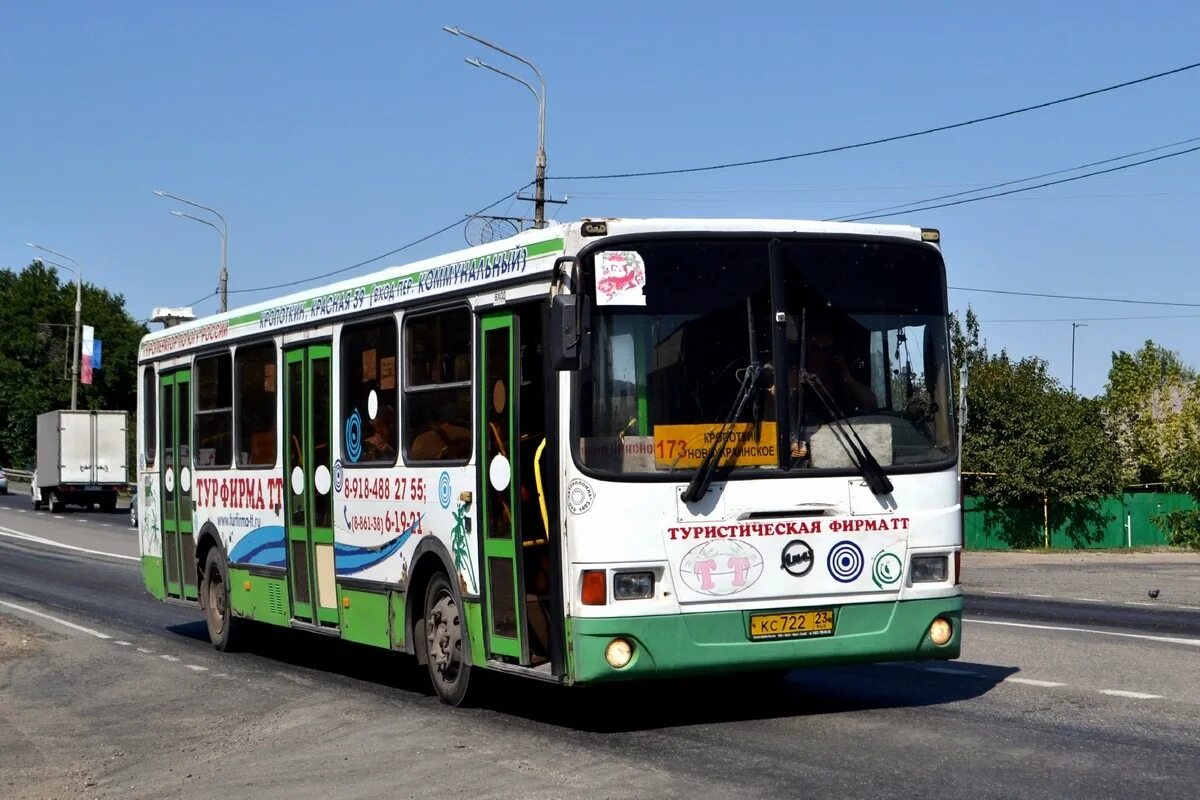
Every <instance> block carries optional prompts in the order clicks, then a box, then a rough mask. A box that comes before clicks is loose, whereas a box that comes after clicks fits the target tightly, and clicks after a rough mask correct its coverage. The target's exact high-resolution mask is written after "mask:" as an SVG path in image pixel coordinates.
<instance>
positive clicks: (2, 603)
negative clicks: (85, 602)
mask: <svg viewBox="0 0 1200 800" xmlns="http://www.w3.org/2000/svg"><path fill="white" fill-rule="evenodd" d="M0 606H8V607H9V608H15V609H16V610H17V611H24V612H25V613H26V614H33V615H34V616H35V617H41V618H42V619H48V620H50V621H51V622H57V623H58V624H59V625H63V626H65V627H67V628H70V629H71V630H76V631H80V632H82V633H86V634H87V635H88V636H95V637H96V638H97V639H111V638H112V637H111V636H109V635H108V634H107V633H101V632H100V631H97V630H93V629H92V628H85V627H83V626H82V625H76V624H75V623H74V622H67V621H66V620H65V619H59V618H58V617H52V616H50V615H49V614H46V613H43V612H41V611H37V610H36V609H32V608H27V607H25V606H19V605H17V604H16V603H9V602H6V601H4V600H0Z"/></svg>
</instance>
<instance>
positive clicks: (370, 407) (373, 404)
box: [367, 389, 379, 419]
mask: <svg viewBox="0 0 1200 800" xmlns="http://www.w3.org/2000/svg"><path fill="white" fill-rule="evenodd" d="M378 415H379V395H377V394H375V390H374V389H372V390H371V393H370V394H369V395H367V419H375V417H376V416H378Z"/></svg>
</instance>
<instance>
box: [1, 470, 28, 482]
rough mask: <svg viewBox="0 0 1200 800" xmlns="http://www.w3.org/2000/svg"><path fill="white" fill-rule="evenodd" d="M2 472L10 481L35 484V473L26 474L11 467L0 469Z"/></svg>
mask: <svg viewBox="0 0 1200 800" xmlns="http://www.w3.org/2000/svg"><path fill="white" fill-rule="evenodd" d="M0 472H3V473H4V474H5V475H7V476H8V479H9V480H10V481H16V482H17V483H32V482H33V473H32V472H26V471H25V470H23V469H12V468H10V467H0Z"/></svg>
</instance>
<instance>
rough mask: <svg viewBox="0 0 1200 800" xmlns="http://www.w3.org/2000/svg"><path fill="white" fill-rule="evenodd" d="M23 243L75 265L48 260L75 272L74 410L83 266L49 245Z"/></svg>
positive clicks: (76, 388)
mask: <svg viewBox="0 0 1200 800" xmlns="http://www.w3.org/2000/svg"><path fill="white" fill-rule="evenodd" d="M25 244H27V245H29V246H30V247H32V248H33V249H34V250H41V251H43V252H46V253H51V254H53V255H56V256H58V257H59V258H65V259H66V260H67V261H70V262H71V263H72V264H74V265H75V269H71V268H70V267H68V266H66V265H65V264H54V262H52V261H51V262H48V263H51V264H53V265H54V266H56V267H62V268H63V269H66V270H70V271H71V272H74V273H75V344H74V346H72V348H71V350H72V353H71V410H72V411H74V410H75V408H76V406H77V405H78V403H79V360H80V359H81V358H82V357H83V351H82V347H83V342H82V341H80V336H81V335H82V333H83V331H82V326H81V323H80V312H81V311H82V309H83V267H81V266H79V262H78V261H76V260H75V259H73V258H71V257H70V256H68V255H63V254H62V253H59V252H58V251H56V250H51V249H50V248H49V247H42V246H41V245H40V244H34V243H33V242H26V243H25Z"/></svg>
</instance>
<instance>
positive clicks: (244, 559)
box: [229, 525, 287, 567]
mask: <svg viewBox="0 0 1200 800" xmlns="http://www.w3.org/2000/svg"><path fill="white" fill-rule="evenodd" d="M229 560H230V561H231V562H232V563H234V564H254V565H256V566H260V567H286V566H287V547H286V544H285V537H284V533H283V526H282V525H264V526H263V527H261V528H255V529H254V530H252V531H250V532H249V533H247V534H246V535H245V536H243V537H242V540H241V541H240V542H238V543H237V544H236V545H234V548H233V550H231V551H230V553H229Z"/></svg>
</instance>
